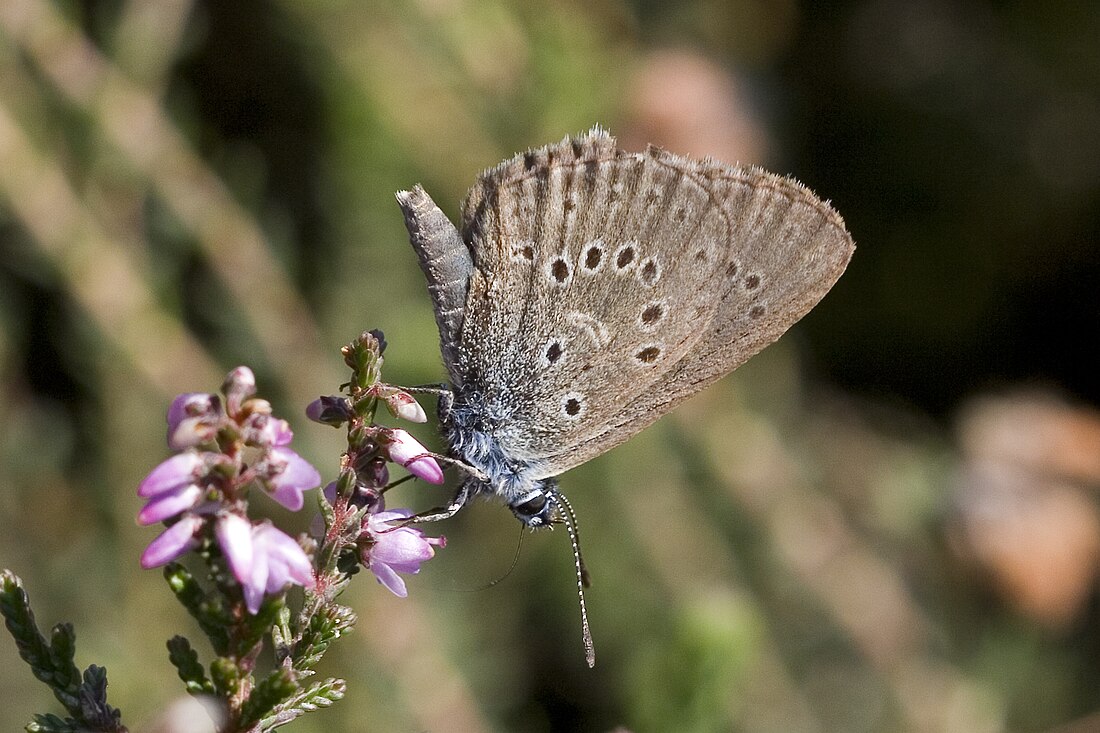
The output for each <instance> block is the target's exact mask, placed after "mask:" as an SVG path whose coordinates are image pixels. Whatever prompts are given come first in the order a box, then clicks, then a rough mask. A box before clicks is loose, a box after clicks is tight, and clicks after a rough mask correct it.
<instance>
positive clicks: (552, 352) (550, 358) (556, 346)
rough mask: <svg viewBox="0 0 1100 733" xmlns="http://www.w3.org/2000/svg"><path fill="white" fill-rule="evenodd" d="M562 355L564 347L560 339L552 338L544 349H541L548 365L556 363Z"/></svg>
mask: <svg viewBox="0 0 1100 733" xmlns="http://www.w3.org/2000/svg"><path fill="white" fill-rule="evenodd" d="M563 356H565V348H564V347H563V346H562V345H561V341H558V340H557V339H553V340H552V341H551V342H550V343H549V344H547V346H546V349H545V351H543V357H544V358H545V359H546V364H547V365H548V366H553V365H554V364H557V363H558V362H559V361H561V359H562V357H563Z"/></svg>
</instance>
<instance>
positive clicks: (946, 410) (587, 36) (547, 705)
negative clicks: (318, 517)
mask: <svg viewBox="0 0 1100 733" xmlns="http://www.w3.org/2000/svg"><path fill="white" fill-rule="evenodd" d="M1098 38H1100V6H1098V5H1097V4H1095V3H1090V2H1084V1H1082V2H1078V3H1073V2H1065V3H1059V2H1055V3H1004V2H982V1H980V0H975V1H973V2H966V3H955V2H948V1H947V0H916V1H915V2H907V1H903V0H850V1H846V2H835V3H809V2H806V3H798V2H794V1H793V0H781V1H779V2H758V1H754V0H685V1H683V2H661V1H658V0H586V1H584V2H581V0H573V1H569V0H513V1H504V0H478V1H476V2H475V1H474V0H397V1H394V2H382V1H379V0H365V1H363V2H355V1H344V2H340V1H339V0H313V1H312V2H309V1H306V0H238V1H237V2H218V1H217V0H83V1H77V0H71V1H69V0H65V1H62V0H3V1H2V2H0V565H3V566H7V567H11V568H12V569H13V570H15V571H16V572H17V573H19V574H20V575H21V576H22V577H23V579H24V580H25V582H26V585H27V588H28V590H29V592H30V594H31V597H32V600H33V602H34V603H35V607H36V609H37V612H38V615H39V620H40V623H41V624H42V625H43V626H46V627H48V626H50V625H52V624H53V623H56V622H58V621H62V620H70V621H73V622H75V624H76V628H77V633H78V662H80V663H81V664H82V665H87V664H89V663H93V662H94V663H97V664H101V665H106V666H107V668H108V670H109V674H110V677H109V679H110V698H111V701H112V702H113V703H114V704H115V705H118V706H120V707H121V708H122V709H123V712H124V715H125V719H126V720H127V721H128V722H129V724H130V725H131V726H133V727H135V728H140V727H141V725H142V721H148V720H149V719H150V718H151V717H153V716H154V715H155V714H156V712H157V711H158V710H161V709H163V708H164V706H166V705H167V704H168V703H169V702H170V701H171V700H172V699H174V698H175V697H176V696H178V695H179V694H180V693H181V688H180V685H179V683H178V680H176V679H175V675H174V672H173V670H172V668H171V667H170V665H169V663H168V662H167V659H166V653H165V650H164V641H165V640H166V639H167V638H168V637H169V636H171V635H172V634H174V633H179V632H182V633H185V634H192V635H196V634H195V628H194V626H193V624H192V622H191V620H190V619H189V618H188V617H187V616H186V614H185V613H184V612H183V611H182V609H181V608H179V607H178V606H177V605H176V604H175V601H174V599H172V598H171V597H170V595H169V594H168V593H167V592H166V589H165V588H164V587H163V580H162V579H161V577H160V575H159V573H157V572H142V571H141V570H140V569H139V567H138V564H137V557H138V554H139V552H140V550H141V548H142V546H143V545H144V543H146V542H148V541H149V540H150V539H151V538H152V536H153V535H154V534H155V531H154V529H152V528H139V527H137V526H136V525H135V523H134V515H135V513H136V511H137V509H138V508H139V502H138V499H137V497H136V496H135V494H134V489H135V486H136V484H137V483H138V481H139V480H140V479H141V477H142V476H143V475H144V473H145V472H146V471H147V470H148V469H149V468H150V467H151V466H153V465H155V464H156V463H157V462H159V461H160V460H162V459H163V458H164V457H165V456H166V455H167V450H166V448H165V446H164V442H163V441H164V435H163V432H164V422H163V412H164V409H165V407H166V406H167V404H168V402H169V400H170V399H171V397H172V396H173V395H174V394H176V393H178V392H182V391H195V390H209V391H213V390H215V389H216V387H217V385H219V384H220V382H221V379H222V376H223V375H224V373H225V371H227V370H228V369H229V368H231V367H233V366H236V365H238V364H248V365H250V366H252V367H253V368H254V369H255V371H256V372H257V375H258V378H259V382H260V389H261V393H262V394H263V395H265V396H267V397H269V398H270V399H271V400H272V401H273V402H274V403H275V406H276V409H277V411H278V412H279V413H280V414H285V415H287V416H288V417H290V418H291V421H292V423H293V425H294V427H295V430H296V432H297V436H298V442H299V448H300V450H301V451H302V452H303V453H304V454H306V455H307V456H308V457H309V458H310V459H311V460H312V461H313V462H314V463H315V464H316V465H318V466H319V467H320V468H321V469H322V473H324V474H325V475H326V477H332V476H334V475H335V471H336V461H337V458H338V454H339V451H340V449H341V435H340V433H339V432H337V431H334V430H331V429H328V428H324V427H322V426H318V425H314V424H310V423H308V422H307V421H306V420H305V419H304V417H303V416H302V408H303V407H304V405H305V404H306V403H307V402H308V401H309V400H311V399H313V398H314V397H316V396H317V395H319V394H328V393H332V392H334V391H335V390H336V386H337V385H338V384H339V383H340V382H341V381H343V379H344V372H343V368H342V365H341V362H340V358H339V355H338V351H337V350H338V348H339V347H340V346H341V345H342V344H343V343H345V342H347V341H349V340H350V339H351V338H352V337H354V336H355V335H356V334H357V333H358V332H359V331H361V330H363V329H366V328H381V329H383V330H384V331H385V333H386V335H387V338H388V340H389V342H390V348H389V351H388V352H387V365H386V376H387V377H388V379H389V380H390V381H392V382H396V383H402V384H418V383H424V382H429V381H436V380H439V379H440V378H441V377H442V376H443V374H444V372H443V370H442V367H441V363H440V359H439V354H438V345H437V338H436V334H435V329H434V322H433V319H432V314H431V308H430V304H429V300H428V297H427V294H426V291H425V287H424V284H423V281H422V278H421V275H420V273H419V271H418V269H417V266H416V263H415V259H414V257H413V255H412V252H411V250H410V248H409V246H408V244H407V241H406V235H405V232H404V228H403V225H402V221H401V217H400V214H399V212H398V209H397V206H396V204H395V202H394V200H393V192H394V191H396V190H399V189H402V188H406V187H408V186H410V185H411V184H413V183H416V182H421V183H423V184H424V186H425V187H426V188H427V189H428V190H429V191H430V192H431V193H432V194H433V195H434V197H435V199H436V200H437V201H439V202H440V204H441V205H442V206H443V207H444V209H445V210H446V211H447V212H448V213H449V214H451V215H452V216H454V215H455V214H456V212H457V208H458V202H459V201H460V199H461V197H462V196H463V194H464V192H465V190H466V187H467V186H468V185H469V184H470V182H471V181H472V180H473V177H474V176H475V175H476V174H477V173H478V172H479V171H480V170H481V169H483V168H486V167H488V166H490V165H493V164H495V163H496V162H497V161H498V160H500V159H502V158H504V157H506V156H509V155H511V154H512V153H514V152H516V151H519V150H523V149H526V148H528V147H531V146H536V145H541V144H544V143H547V142H551V141H556V140H559V139H561V138H562V137H563V136H564V135H566V134H568V133H576V132H580V131H583V130H585V129H587V128H589V127H590V126H591V125H592V124H594V123H597V122H598V123H601V124H604V125H605V126H607V127H609V128H610V129H611V130H612V132H614V133H616V134H617V135H618V136H619V138H620V141H621V143H622V144H623V146H624V147H627V148H633V149H639V148H641V147H642V146H643V145H644V144H645V143H646V142H655V143H659V144H662V145H664V146H666V147H668V148H670V149H672V150H674V151H676V152H680V153H690V154H695V155H706V154H709V155H713V156H715V157H718V158H721V159H724V160H728V161H737V160H740V161H745V162H754V163H761V164H764V165H766V166H767V167H769V168H771V169H773V170H776V171H778V172H782V173H789V174H793V175H795V176H797V177H798V178H799V179H801V180H802V181H804V182H805V183H806V184H807V185H809V186H810V187H811V188H813V189H814V190H816V191H817V192H818V193H819V194H821V195H822V196H823V197H825V198H828V199H830V200H832V201H833V203H834V204H835V206H836V207H837V208H838V209H839V210H840V211H841V213H842V214H843V215H844V216H845V218H846V220H847V222H848V225H849V227H850V229H851V231H852V233H853V235H854V237H855V239H856V241H857V243H858V247H859V248H858V250H857V252H856V255H855V258H854V260H853V262H852V264H851V266H850V268H849V270H848V273H847V274H846V275H845V276H844V277H843V278H842V279H841V281H840V283H839V284H838V285H837V287H836V288H835V289H834V291H833V292H832V293H831V294H830V295H829V296H828V297H826V299H825V300H824V301H823V302H822V304H821V305H820V306H819V307H818V308H817V309H816V310H815V311H814V312H813V313H812V314H811V315H810V316H809V317H807V318H806V319H805V320H804V321H803V322H802V323H801V324H799V325H798V326H797V327H796V328H795V329H793V330H792V331H791V332H790V333H789V334H788V335H787V336H785V337H784V338H783V339H782V340H781V342H780V343H778V344H776V345H775V346H772V347H770V348H768V349H767V350H766V351H765V352H764V353H763V354H761V355H760V356H758V357H757V358H756V359H754V360H753V361H752V362H750V363H749V364H748V365H746V366H745V367H743V368H742V369H740V370H739V371H738V372H737V373H736V374H734V375H733V376H732V377H729V378H727V379H725V380H723V381H722V382H721V383H720V384H718V385H717V386H715V387H713V388H712V389H710V390H708V391H707V392H706V393H704V394H702V395H700V396H699V397H698V398H696V399H694V400H692V401H691V402H689V403H687V404H686V405H684V406H683V407H682V408H680V409H679V410H678V411H677V412H676V413H674V414H673V415H672V416H670V417H668V418H666V419H664V420H662V421H661V422H659V423H658V424H657V425H656V426H655V427H653V428H651V429H650V430H648V431H646V432H645V433H643V434H642V435H640V436H638V437H637V438H636V439H635V440H633V441H632V442H631V443H629V444H628V445H626V446H623V447H622V448H619V449H617V450H615V451H612V452H611V453H610V454H608V455H606V456H604V457H602V458H600V459H598V460H596V461H593V462H592V463H591V464H589V465H588V466H585V467H583V468H581V469H578V470H576V471H573V472H571V473H570V474H568V476H567V477H566V478H565V480H564V482H563V487H564V490H565V491H566V493H567V494H568V495H569V497H570V498H571V500H572V501H573V502H574V505H575V506H576V509H577V511H578V513H579V515H580V521H581V529H582V538H583V540H584V547H585V550H586V556H587V561H588V563H589V565H590V568H591V571H592V574H593V576H594V580H595V585H594V587H593V588H592V590H591V593H590V595H589V597H588V600H589V608H590V613H591V616H592V626H593V633H594V635H595V638H596V644H597V655H598V658H599V662H598V665H597V667H596V668H595V670H594V671H589V670H587V669H586V668H585V665H584V659H583V653H582V649H581V645H580V638H579V622H578V613H577V607H576V599H575V595H574V580H573V577H572V561H571V559H570V557H569V549H568V542H567V537H566V535H565V533H564V532H554V533H543V534H538V535H535V536H530V537H527V538H526V539H525V540H524V542H523V544H522V554H521V556H520V557H519V560H518V562H517V563H516V566H515V568H514V569H513V570H512V571H511V572H510V573H509V566H510V564H511V560H512V557H513V554H514V552H515V548H516V543H517V534H518V533H517V524H516V522H515V520H514V519H513V518H512V516H511V515H510V513H509V512H507V511H506V510H504V509H502V508H501V507H498V506H494V505H490V504H481V505H478V506H476V507H474V508H471V509H469V510H468V511H466V512H464V513H463V514H462V515H461V516H460V517H458V518H456V519H455V520H453V521H451V522H448V523H447V524H446V525H444V526H440V527H438V528H434V529H438V530H440V531H443V532H445V533H446V534H447V536H448V539H449V544H448V546H447V548H446V550H444V551H442V552H441V553H440V555H439V556H438V558H437V559H436V560H434V561H433V562H431V563H429V564H428V565H427V566H426V567H425V569H424V571H423V572H422V573H421V574H420V575H419V576H417V577H415V578H413V579H411V581H410V587H411V595H410V598H409V599H407V600H400V599H397V598H393V597H391V596H390V595H389V594H388V593H386V592H385V591H384V590H383V589H381V588H380V587H379V586H377V585H376V584H375V583H374V582H373V580H372V579H371V578H370V577H363V578H362V581H361V582H358V583H357V584H356V585H354V586H353V588H352V589H351V590H350V591H349V593H348V597H347V600H348V602H349V603H350V604H351V605H353V606H354V607H355V608H356V609H357V610H358V611H359V613H360V616H361V621H360V625H359V627H358V628H357V629H356V631H355V633H354V634H353V635H352V636H351V637H349V638H348V639H347V640H346V641H345V642H343V643H342V644H340V645H338V646H337V647H336V648H334V650H333V651H332V652H331V654H330V655H329V657H328V658H327V659H326V663H325V666H324V668H323V670H322V672H323V673H325V674H329V675H341V676H346V677H347V678H348V680H349V687H350V689H351V692H350V694H349V697H348V699H346V700H345V701H343V702H341V703H339V704H337V705H336V706H335V707H333V708H332V709H330V710H328V711H324V712H321V713H318V714H314V715H311V716H307V717H306V718H304V719H302V720H301V721H299V722H298V723H296V724H294V725H292V726H291V728H289V730H298V731H303V733H305V732H308V731H322V730H324V731H333V730H339V731H353V730H354V731H433V733H442V732H444V731H557V730H563V731H566V730H584V731H601V730H603V731H610V730H613V729H615V728H617V727H619V726H622V727H625V728H628V729H630V730H634V731H753V732H756V731H761V732H765V731H766V732H775V733H780V732H783V733H801V732H803V731H805V732H807V733H818V732H828V731H957V732H959V733H984V732H986V731H989V732H991V733H992V732H994V731H1048V730H1053V731H1061V732H1062V733H1072V732H1076V731H1081V732H1084V731H1092V730H1100V625H1098V621H1100V607H1098V604H1097V593H1096V573H1097V562H1098V560H1100V514H1098V509H1097V494H1096V488H1097V486H1098V485H1100V413H1098V411H1097V410H1098V407H1100V379H1098V374H1100V356H1098V355H1100V349H1098V348H1097V345H1096V340H1097V336H1098V334H1100V328H1098V327H1100V294H1098V293H1100V290H1098V288H1100V247H1098V241H1097V240H1098V236H1100V43H1097V39H1098ZM418 434H419V435H420V436H421V437H422V438H423V439H424V440H425V441H433V440H435V438H434V436H433V430H432V428H431V426H430V425H429V426H424V427H423V429H420V430H419V431H418ZM433 445H438V442H435V443H433ZM397 493H398V494H399V496H398V497H397V501H398V503H403V504H406V505H409V506H413V507H414V508H426V507H428V506H433V505H436V504H438V503H439V502H440V500H441V499H443V498H444V497H446V496H447V492H446V490H441V489H438V488H435V487H428V486H426V485H423V484H420V485H417V484H408V485H406V486H404V487H402V489H400V490H399V491H398V492H397ZM391 505H392V503H391ZM259 508H261V509H263V510H265V511H268V512H269V513H270V514H271V516H273V517H274V518H275V519H276V521H277V522H279V523H280V524H281V526H283V527H286V528H289V529H303V528H304V527H305V526H306V524H307V523H308V517H306V516H304V515H303V516H301V517H296V516H290V515H286V514H283V513H279V512H278V511H276V507H275V506H274V505H273V503H271V502H266V503H262V504H260V506H259ZM504 576H506V577H504ZM361 577H362V576H361ZM502 577H503V578H504V579H503V580H501V581H500V582H499V583H497V584H496V585H493V586H492V587H487V586H488V585H489V584H490V583H491V582H492V581H495V580H499V579H501V578H502ZM196 636H197V635H196ZM0 698H2V704H0V730H5V731H7V730H17V729H20V728H21V727H22V725H23V724H24V723H25V722H26V721H27V720H28V719H29V718H30V716H31V714H32V713H34V712H44V711H55V712H58V711H57V710H56V708H55V706H54V703H53V700H52V698H51V697H50V695H49V693H48V692H47V691H46V688H45V687H43V686H41V685H39V684H38V683H37V682H35V681H34V680H33V679H31V677H30V674H29V671H28V669H27V668H26V667H25V666H24V665H23V664H22V663H21V662H20V661H19V660H18V658H17V655H16V652H15V648H14V645H13V644H12V643H10V640H8V641H7V642H5V641H3V640H2V639H0Z"/></svg>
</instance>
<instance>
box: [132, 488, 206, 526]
mask: <svg viewBox="0 0 1100 733" xmlns="http://www.w3.org/2000/svg"><path fill="white" fill-rule="evenodd" d="M202 495H203V491H202V487H201V486H199V485H198V484H187V485H185V486H181V487H179V488H178V489H173V490H172V491H165V492H164V493H162V494H157V495H156V496H154V497H153V498H152V499H150V500H149V501H148V502H146V504H145V506H143V507H142V508H141V511H139V512H138V515H137V520H138V524H156V523H157V522H163V521H164V520H165V519H170V518H172V517H174V516H176V515H177V514H179V513H181V512H185V511H187V510H188V509H191V508H192V507H194V506H195V505H196V504H198V503H199V502H200V501H202Z"/></svg>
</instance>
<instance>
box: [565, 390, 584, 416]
mask: <svg viewBox="0 0 1100 733" xmlns="http://www.w3.org/2000/svg"><path fill="white" fill-rule="evenodd" d="M584 410H585V404H584V395H582V394H581V393H580V392H567V393H566V394H565V395H563V396H562V398H561V415H562V417H564V418H565V419H566V420H579V419H580V418H581V416H583V415H584Z"/></svg>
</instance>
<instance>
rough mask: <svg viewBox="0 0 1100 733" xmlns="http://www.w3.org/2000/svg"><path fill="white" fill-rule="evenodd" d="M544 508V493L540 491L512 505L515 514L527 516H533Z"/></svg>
mask: <svg viewBox="0 0 1100 733" xmlns="http://www.w3.org/2000/svg"><path fill="white" fill-rule="evenodd" d="M545 508H546V494H544V493H542V492H541V491H539V492H538V493H536V494H535V495H534V496H532V497H531V498H530V499H528V500H526V501H524V502H522V503H520V504H513V505H512V510H513V511H514V512H516V514H522V515H524V516H528V517H533V516H535V515H536V514H538V513H539V512H541V511H542V510H543V509H545Z"/></svg>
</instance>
